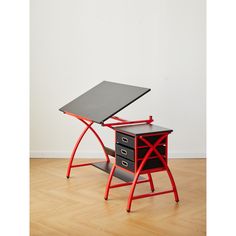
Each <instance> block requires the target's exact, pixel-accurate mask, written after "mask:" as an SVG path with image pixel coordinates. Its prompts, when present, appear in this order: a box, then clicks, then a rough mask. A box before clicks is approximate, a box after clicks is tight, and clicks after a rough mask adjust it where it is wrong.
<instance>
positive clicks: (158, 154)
mask: <svg viewBox="0 0 236 236" xmlns="http://www.w3.org/2000/svg"><path fill="white" fill-rule="evenodd" d="M142 141H144V142H145V143H146V144H147V145H148V146H149V147H153V145H152V144H150V143H149V142H148V141H147V140H146V139H143V138H142ZM153 151H154V152H155V153H156V155H157V156H158V158H159V159H160V161H161V162H162V164H163V165H164V167H165V169H166V171H167V174H168V176H169V179H170V182H171V185H172V188H173V191H174V196H175V201H176V202H178V201H179V195H178V192H177V188H176V184H175V180H174V177H173V175H172V173H171V171H170V169H169V167H168V166H167V164H166V162H165V160H164V159H163V157H162V155H161V154H160V153H159V152H158V151H157V150H156V148H154V149H153Z"/></svg>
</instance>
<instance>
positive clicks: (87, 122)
mask: <svg viewBox="0 0 236 236" xmlns="http://www.w3.org/2000/svg"><path fill="white" fill-rule="evenodd" d="M65 114H68V115H71V116H73V117H76V118H77V119H78V120H80V121H81V122H82V123H84V124H85V126H86V127H85V129H84V130H83V131H82V133H81V135H80V136H79V138H78V140H77V142H76V144H75V146H74V148H73V151H72V153H71V157H70V161H69V164H68V168H67V174H66V176H67V178H69V177H70V172H71V168H76V167H82V166H88V165H92V164H94V163H96V162H88V163H83V164H77V165H73V160H74V157H75V154H76V151H77V149H78V147H79V144H80V143H81V141H82V139H83V137H84V135H85V134H86V132H87V131H88V130H91V131H92V132H93V134H94V135H95V137H96V138H97V139H98V141H99V143H100V145H101V146H102V149H103V151H104V154H105V157H106V161H107V162H110V159H109V156H108V154H107V153H106V150H105V145H104V143H103V141H102V140H101V138H100V136H99V135H98V133H97V132H96V131H95V130H94V129H93V128H92V125H93V123H94V122H93V121H91V120H88V119H85V118H83V117H80V116H78V115H75V114H72V113H69V112H65ZM111 119H114V120H117V121H119V122H114V123H106V124H105V123H103V124H102V126H105V127H109V128H111V129H114V128H113V127H114V126H119V125H129V124H142V123H147V124H151V123H152V122H153V119H152V116H149V119H147V120H136V121H127V120H124V119H122V118H119V117H116V116H113V117H111ZM124 133H125V132H124ZM168 134H169V133H161V134H160V133H159V135H162V137H161V138H159V139H158V140H157V141H156V142H155V144H151V143H150V142H149V141H148V140H146V139H145V137H148V136H153V135H155V134H150V135H145V136H140V137H139V138H140V139H141V140H142V141H143V142H144V143H145V144H146V145H147V146H145V147H149V150H148V151H147V153H146V155H145V157H144V158H143V160H142V162H141V164H140V165H139V167H138V165H137V163H138V153H137V149H138V140H137V139H138V138H137V137H135V176H134V180H133V182H128V183H121V184H115V185H111V182H112V178H113V175H114V172H115V169H116V167H119V168H121V169H123V170H125V171H128V170H127V169H124V168H122V167H120V166H117V165H116V163H115V164H114V165H113V167H112V169H111V172H110V174H109V178H108V182H107V185H106V189H105V195H104V198H105V200H107V199H108V195H109V190H110V188H118V187H122V186H128V185H131V189H130V193H129V197H128V202H127V212H130V209H131V204H132V200H136V199H139V198H146V197H152V196H156V195H160V194H167V193H171V192H174V196H175V201H176V202H178V201H179V197H178V192H177V188H176V185H175V181H174V178H173V176H172V174H171V171H170V169H169V167H168V165H167V160H168V156H167V155H168V152H167V148H168V139H166V153H165V154H166V155H165V156H166V158H165V159H166V160H164V159H163V156H162V155H161V154H160V153H159V152H158V151H157V149H156V147H157V146H158V145H159V144H161V142H162V140H163V139H165V138H167V137H168ZM115 142H116V133H115ZM153 151H154V152H155V154H156V155H157V157H156V158H158V159H160V161H161V162H162V164H163V166H164V167H161V168H154V169H148V170H143V167H144V165H145V163H146V161H147V160H148V158H150V155H151V153H152V152H153ZM157 171H167V173H168V176H169V179H170V182H171V185H172V188H173V189H172V190H167V191H163V192H157V193H148V194H141V195H137V196H134V191H135V187H136V184H141V183H146V182H149V184H150V189H151V191H152V192H154V184H153V180H152V175H151V173H153V172H157ZM128 172H131V171H128ZM132 173H133V172H132ZM141 174H147V176H148V179H146V180H138V178H139V176H140V175H141Z"/></svg>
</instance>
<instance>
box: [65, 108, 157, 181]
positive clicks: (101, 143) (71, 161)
mask: <svg viewBox="0 0 236 236" xmlns="http://www.w3.org/2000/svg"><path fill="white" fill-rule="evenodd" d="M64 113H65V114H67V115H70V116H73V117H75V118H77V119H78V120H80V121H81V122H82V123H84V124H85V126H86V127H85V128H84V130H83V131H82V133H81V134H80V136H79V138H78V140H77V142H76V143H75V145H74V148H73V150H72V153H71V156H70V161H69V164H68V167H67V172H66V177H67V178H70V173H71V168H76V167H82V166H88V165H92V164H94V163H97V162H88V163H83V164H77V165H73V161H74V158H75V154H76V151H77V149H78V147H79V144H80V143H81V141H82V139H83V137H84V135H85V134H86V133H87V131H88V130H91V131H92V132H93V134H94V135H95V137H96V138H97V140H98V141H99V143H100V145H101V146H102V149H103V152H104V154H105V158H106V162H110V158H109V156H108V154H107V153H106V150H105V145H104V143H103V141H102V139H101V138H100V136H99V135H98V133H97V132H96V131H95V130H94V129H93V128H92V125H93V124H94V122H93V121H91V120H88V119H86V118H83V117H81V116H78V115H75V114H73V113H70V112H64ZM111 119H113V120H117V121H119V122H115V123H110V124H105V123H102V126H107V127H109V128H111V129H113V126H117V125H124V124H140V123H149V124H150V123H151V122H153V119H152V116H149V119H147V120H137V121H127V120H124V119H122V118H119V117H117V116H112V117H111Z"/></svg>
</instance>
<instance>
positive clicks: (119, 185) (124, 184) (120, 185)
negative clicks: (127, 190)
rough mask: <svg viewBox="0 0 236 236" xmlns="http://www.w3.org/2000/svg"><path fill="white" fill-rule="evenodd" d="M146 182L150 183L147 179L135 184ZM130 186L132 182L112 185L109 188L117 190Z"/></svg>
mask: <svg viewBox="0 0 236 236" xmlns="http://www.w3.org/2000/svg"><path fill="white" fill-rule="evenodd" d="M146 182H150V181H149V180H148V179H146V180H140V181H139V182H137V184H141V183H146ZM131 184H133V182H129V183H121V184H114V185H111V186H110V188H118V187H123V186H127V185H131Z"/></svg>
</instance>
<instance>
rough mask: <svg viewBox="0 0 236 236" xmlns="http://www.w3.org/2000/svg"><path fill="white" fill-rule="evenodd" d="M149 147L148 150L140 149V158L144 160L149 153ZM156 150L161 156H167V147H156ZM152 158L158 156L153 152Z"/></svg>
mask: <svg viewBox="0 0 236 236" xmlns="http://www.w3.org/2000/svg"><path fill="white" fill-rule="evenodd" d="M148 150H149V147H147V148H139V149H138V158H143V157H145V155H146V153H147V152H148ZM156 150H157V151H158V152H159V153H160V154H161V155H165V152H166V146H165V145H161V146H158V147H156ZM150 156H151V157H153V156H156V153H155V152H154V151H153V152H152V153H151V155H150Z"/></svg>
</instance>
